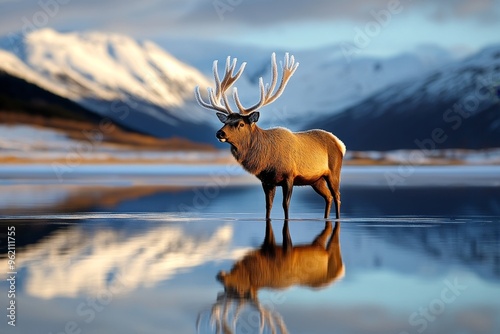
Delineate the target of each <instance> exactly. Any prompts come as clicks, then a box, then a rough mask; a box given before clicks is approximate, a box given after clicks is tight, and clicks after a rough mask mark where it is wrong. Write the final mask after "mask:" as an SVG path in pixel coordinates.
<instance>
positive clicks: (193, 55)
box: [160, 40, 453, 129]
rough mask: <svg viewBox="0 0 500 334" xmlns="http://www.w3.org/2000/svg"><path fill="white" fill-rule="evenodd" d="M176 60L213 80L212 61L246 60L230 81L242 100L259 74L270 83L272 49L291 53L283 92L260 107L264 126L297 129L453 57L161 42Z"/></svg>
mask: <svg viewBox="0 0 500 334" xmlns="http://www.w3.org/2000/svg"><path fill="white" fill-rule="evenodd" d="M160 44H161V45H163V46H164V47H165V48H168V50H169V52H171V53H172V54H173V55H175V56H176V57H177V58H178V59H181V60H182V61H184V62H186V63H188V64H191V65H192V66H195V67H197V68H198V69H199V70H200V71H202V72H203V73H204V74H205V75H206V76H207V77H209V78H212V62H213V60H215V59H218V60H219V72H221V71H222V67H223V65H224V63H225V59H226V57H227V56H229V55H230V56H232V57H236V58H238V62H239V63H242V62H247V63H248V64H247V66H246V69H245V72H244V74H243V76H242V77H241V78H240V79H239V81H238V82H237V83H236V84H235V85H236V86H237V87H238V91H239V95H240V98H241V99H242V102H243V104H245V105H251V104H254V103H255V102H256V101H257V100H258V98H259V88H258V78H259V77H261V76H263V77H264V81H265V82H269V81H270V75H271V74H270V69H271V62H270V60H271V58H270V56H271V53H272V52H274V51H275V52H276V53H277V60H278V61H280V60H282V59H283V56H284V54H285V52H290V53H291V54H293V55H294V56H295V58H296V60H297V61H298V62H299V63H300V66H299V68H298V69H297V71H296V72H295V74H294V76H293V77H292V79H291V80H290V82H289V84H288V85H287V88H286V91H285V92H284V94H283V95H282V96H281V97H280V98H279V99H278V100H277V101H276V102H274V103H273V104H272V105H270V106H268V107H266V108H264V110H263V113H262V117H261V121H260V122H262V124H264V125H285V126H288V127H290V128H292V129H300V128H301V127H303V125H304V124H305V118H304V115H307V117H308V118H309V119H310V118H311V117H313V118H318V117H323V116H324V115H331V114H333V113H337V112H340V111H342V110H344V109H345V108H347V107H349V106H352V105H354V104H356V103H358V102H360V101H362V100H363V99H364V98H366V97H368V96H370V95H371V94H373V93H374V92H376V91H377V90H379V89H382V88H384V87H388V86H390V85H392V84H395V83H398V82H402V81H406V80H413V79H417V78H419V77H420V76H422V75H424V74H426V73H429V72H430V71H432V70H435V69H436V68H439V67H440V66H443V65H444V64H447V63H449V62H452V61H453V57H452V55H451V54H450V53H449V52H447V51H445V50H444V49H441V48H439V47H437V46H421V47H420V48H419V49H417V50H415V51H414V52H411V53H406V54H401V55H398V56H395V57H391V58H377V57H371V58H361V57H360V58H354V59H352V60H351V62H349V63H348V62H347V61H346V59H345V57H344V54H343V53H342V49H341V48H340V47H339V46H338V45H332V46H329V47H324V48H319V49H312V50H307V51H304V50H302V51H301V50H271V49H264V48H257V47H249V46H238V45H231V44H225V43H214V42H211V41H210V42H209V41H193V42H191V43H186V41H175V40H168V41H165V42H162V43H160Z"/></svg>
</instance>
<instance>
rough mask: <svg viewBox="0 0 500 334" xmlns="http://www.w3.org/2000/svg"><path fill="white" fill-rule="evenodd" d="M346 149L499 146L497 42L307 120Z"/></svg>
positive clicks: (499, 63) (499, 62) (499, 56)
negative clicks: (331, 113) (337, 110)
mask: <svg viewBox="0 0 500 334" xmlns="http://www.w3.org/2000/svg"><path fill="white" fill-rule="evenodd" d="M309 126H312V127H315V126H317V127H322V128H324V129H328V130H330V131H332V132H334V133H335V134H336V135H338V136H339V137H340V138H342V139H343V141H344V142H345V143H346V145H347V147H348V148H349V149H351V150H393V149H421V150H424V151H429V150H431V149H434V148H435V149H443V148H468V149H479V148H487V147H500V45H496V46H491V47H488V48H485V49H483V50H482V51H480V52H478V53H477V54H475V55H472V56H470V57H468V58H467V59H464V60H462V61H460V62H457V63H454V64H450V65H447V66H444V67H442V68H440V69H438V70H436V71H433V72H432V73H429V74H428V75H424V76H423V77H421V78H419V79H418V80H409V81H406V82H404V83H399V84H395V85H392V86H391V87H388V88H385V89H381V90H378V91H377V92H376V93H374V94H373V95H371V96H370V97H368V98H367V99H365V100H364V101H362V102H361V103H359V104H357V105H355V106H353V107H351V108H348V109H346V110H345V111H343V112H342V113H341V114H339V115H337V116H333V117H331V118H329V119H328V120H322V121H321V122H314V123H313V124H309Z"/></svg>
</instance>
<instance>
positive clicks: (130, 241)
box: [0, 165, 500, 334]
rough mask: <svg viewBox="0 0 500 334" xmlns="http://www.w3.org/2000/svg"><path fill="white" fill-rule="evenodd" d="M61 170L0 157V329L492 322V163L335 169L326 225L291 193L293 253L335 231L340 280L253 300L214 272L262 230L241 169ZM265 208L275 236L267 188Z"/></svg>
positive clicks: (227, 266)
mask: <svg viewBox="0 0 500 334" xmlns="http://www.w3.org/2000/svg"><path fill="white" fill-rule="evenodd" d="M61 175H62V177H61V178H60V177H58V176H57V173H56V172H54V169H53V168H52V166H29V165H26V166H8V165H7V166H2V167H0V242H1V243H0V263H2V264H1V266H0V267H1V268H4V269H2V271H0V279H1V280H2V282H1V283H0V310H3V311H1V312H4V315H2V319H3V320H2V321H1V322H0V332H1V333H53V334H56V333H57V334H59V333H133V334H137V333H175V334H183V333H196V332H200V333H216V332H217V326H218V325H220V326H224V324H226V326H227V327H226V329H229V330H231V331H232V332H234V333H259V331H261V329H262V331H263V332H264V333H271V332H272V328H275V329H276V330H277V332H278V333H279V332H280V329H281V330H282V332H285V329H286V332H289V333H337V332H338V333H384V334H385V333H395V334H402V333H406V334H413V333H457V334H458V333H491V334H493V333H499V332H500V317H499V314H500V242H499V241H500V183H499V182H500V168H499V167H419V168H416V167H411V166H409V167H408V166H407V167H404V166H401V167H349V166H348V167H345V169H344V173H343V184H342V189H341V191H342V210H341V211H342V219H341V223H340V224H338V225H336V223H335V221H332V222H331V223H329V222H325V220H323V219H321V217H322V212H323V200H322V199H321V197H319V196H318V195H317V194H316V193H314V191H313V190H312V189H310V188H309V187H304V188H298V189H295V190H294V195H293V197H292V203H291V217H292V218H293V219H292V220H291V221H290V222H289V233H290V236H291V240H292V243H293V247H297V246H299V247H300V245H306V244H309V245H310V244H311V243H312V242H313V240H314V239H315V237H316V236H317V235H318V234H320V233H321V232H322V231H325V228H326V227H327V226H328V225H329V224H331V226H333V227H335V226H336V227H337V229H336V230H334V231H333V232H332V235H335V234H336V233H337V236H338V237H339V243H338V244H337V247H336V248H335V252H336V253H335V254H336V256H337V258H340V259H341V264H342V265H343V268H344V271H343V274H342V275H340V274H339V275H336V276H335V277H334V278H333V279H332V280H330V281H328V282H327V283H325V284H323V286H322V287H321V288H311V287H307V286H291V287H289V288H287V289H273V288H262V289H258V291H257V294H256V298H254V299H245V298H239V299H236V298H231V296H232V295H230V293H229V291H228V292H227V293H224V287H223V285H222V284H221V283H220V282H218V281H217V279H216V276H217V274H218V273H219V272H220V271H226V272H230V271H231V269H232V267H233V265H234V264H235V263H236V262H238V261H240V260H241V259H242V258H243V257H244V256H245V255H246V254H248V253H249V252H251V251H255V250H258V249H260V246H261V245H262V243H263V241H264V238H265V235H266V222H265V220H264V219H263V217H264V195H263V193H262V190H261V188H260V185H259V184H258V183H257V182H255V180H254V179H253V178H252V177H248V176H247V175H246V174H245V173H244V172H243V171H241V170H240V169H239V168H237V167H234V166H219V167H216V166H215V167H214V166H210V167H207V166H195V165H192V166H167V167H165V166H106V167H104V168H103V167H102V166H78V167H76V168H73V169H70V170H65V171H64V173H63V174H61ZM61 175H59V176H61ZM272 217H273V220H272V228H273V230H274V234H275V237H276V241H277V243H278V244H280V245H281V243H282V228H283V225H284V222H283V220H282V217H283V213H282V210H281V194H280V192H279V191H278V194H277V196H276V199H275V206H274V209H273V214H272ZM13 227H14V228H13ZM11 230H15V250H16V253H15V256H16V258H15V264H14V265H15V268H14V270H12V271H15V274H8V272H10V271H11V270H9V268H8V266H7V265H8V258H7V256H8V252H7V251H8V247H9V246H10V247H11V248H12V246H13V244H12V243H11V244H10V245H8V244H7V234H8V232H9V231H11ZM328 231H330V230H328ZM267 232H269V230H267ZM329 233H330V232H329ZM329 235H330V234H329ZM271 258H272V256H271ZM273 261H274V260H273ZM305 262H307V261H306V260H305ZM272 263H279V260H275V261H274V262H272ZM296 266H299V264H296ZM276 267H279V268H281V267H280V265H276ZM305 267H306V268H310V267H311V266H310V265H308V264H307V263H306V264H305ZM260 270H261V271H262V274H263V275H264V274H267V275H271V272H267V271H266V270H268V269H266V268H265V267H262V268H261V269H260ZM278 274H279V273H278ZM278 274H277V273H275V272H273V275H278ZM12 275H14V276H15V286H14V287H15V297H13V298H11V297H9V296H8V295H9V289H12V286H11V283H12V282H7V279H9V278H10V277H11V276H12ZM280 275H281V274H280ZM280 275H278V276H276V278H275V280H276V281H280V280H282V279H283V278H280ZM281 276H283V275H281ZM285 276H286V275H285ZM12 300H15V303H16V304H15V305H16V310H15V312H16V313H15V315H16V318H15V319H16V322H15V324H16V326H15V327H12V326H10V325H9V324H8V321H10V320H9V318H8V317H6V315H8V314H9V313H8V312H9V310H7V307H9V303H10V301H12ZM261 318H263V319H264V321H262V322H261ZM224 319H226V320H224ZM261 326H263V327H262V328H261Z"/></svg>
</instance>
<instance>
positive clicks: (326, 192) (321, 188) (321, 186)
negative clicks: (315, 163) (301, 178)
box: [311, 179, 333, 218]
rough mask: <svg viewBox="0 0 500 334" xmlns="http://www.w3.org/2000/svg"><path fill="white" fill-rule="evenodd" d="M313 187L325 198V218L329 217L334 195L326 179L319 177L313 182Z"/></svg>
mask: <svg viewBox="0 0 500 334" xmlns="http://www.w3.org/2000/svg"><path fill="white" fill-rule="evenodd" d="M311 187H312V188H313V189H314V191H316V192H317V193H318V194H320V195H321V197H323V198H324V200H325V205H326V206H325V218H328V216H329V215H330V209H331V208H332V202H333V196H332V193H331V192H330V189H328V186H327V185H326V181H325V180H324V179H319V180H318V181H316V182H315V183H313V184H311Z"/></svg>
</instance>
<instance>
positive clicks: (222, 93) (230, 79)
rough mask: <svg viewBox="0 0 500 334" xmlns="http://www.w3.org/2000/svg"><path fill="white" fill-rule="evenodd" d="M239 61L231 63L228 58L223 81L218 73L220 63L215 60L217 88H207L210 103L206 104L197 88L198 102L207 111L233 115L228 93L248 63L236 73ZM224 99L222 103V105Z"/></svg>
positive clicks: (213, 68) (214, 69)
mask: <svg viewBox="0 0 500 334" xmlns="http://www.w3.org/2000/svg"><path fill="white" fill-rule="evenodd" d="M236 63H237V59H236V58H234V59H233V60H232V61H231V57H227V59H226V68H225V73H224V78H223V79H222V81H221V80H220V77H219V71H218V66H217V65H218V62H217V60H215V61H214V62H213V66H212V72H213V75H214V81H215V88H214V89H212V88H210V87H209V88H207V91H208V99H209V102H205V101H204V100H203V98H202V97H201V93H200V88H199V87H198V86H196V88H195V98H196V101H197V102H198V103H199V104H200V105H201V106H202V107H204V108H206V109H212V110H215V111H219V112H222V113H224V114H227V115H229V114H232V113H233V111H232V110H231V107H230V105H229V101H228V99H227V96H226V91H227V90H228V89H229V88H230V87H231V86H232V85H233V84H234V82H235V81H236V80H238V79H239V78H240V76H241V74H242V73H243V70H244V69H245V66H246V63H242V64H241V66H240V68H239V70H238V71H237V72H236V74H233V73H234V69H235V68H236ZM221 99H222V103H221Z"/></svg>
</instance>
